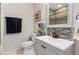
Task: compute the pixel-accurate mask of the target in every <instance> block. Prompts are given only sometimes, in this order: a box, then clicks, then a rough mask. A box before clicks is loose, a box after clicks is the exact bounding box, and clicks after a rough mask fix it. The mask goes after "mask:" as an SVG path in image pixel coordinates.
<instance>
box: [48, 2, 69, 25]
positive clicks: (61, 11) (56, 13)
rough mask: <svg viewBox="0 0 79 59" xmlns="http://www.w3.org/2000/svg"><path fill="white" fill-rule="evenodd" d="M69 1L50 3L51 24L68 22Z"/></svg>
mask: <svg viewBox="0 0 79 59" xmlns="http://www.w3.org/2000/svg"><path fill="white" fill-rule="evenodd" d="M67 22H68V3H49V25H53V24H67Z"/></svg>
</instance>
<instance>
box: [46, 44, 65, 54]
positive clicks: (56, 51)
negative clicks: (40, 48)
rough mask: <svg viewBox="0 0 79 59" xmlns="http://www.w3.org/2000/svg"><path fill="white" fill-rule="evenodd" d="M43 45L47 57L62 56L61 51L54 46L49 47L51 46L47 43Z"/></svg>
mask: <svg viewBox="0 0 79 59" xmlns="http://www.w3.org/2000/svg"><path fill="white" fill-rule="evenodd" d="M45 45H46V50H47V53H46V54H47V55H63V54H64V52H63V51H61V50H59V49H57V48H56V47H54V46H51V45H49V44H47V43H45Z"/></svg>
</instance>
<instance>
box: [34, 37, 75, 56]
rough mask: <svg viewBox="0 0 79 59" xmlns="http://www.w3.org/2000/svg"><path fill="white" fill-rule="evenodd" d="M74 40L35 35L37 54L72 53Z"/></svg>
mask: <svg viewBox="0 0 79 59" xmlns="http://www.w3.org/2000/svg"><path fill="white" fill-rule="evenodd" d="M73 44H74V42H73V41H68V40H64V39H60V38H52V37H51V36H39V37H35V44H34V46H35V47H34V49H35V54H36V55H72V54H73Z"/></svg>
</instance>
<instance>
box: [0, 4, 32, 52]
mask: <svg viewBox="0 0 79 59" xmlns="http://www.w3.org/2000/svg"><path fill="white" fill-rule="evenodd" d="M1 12H2V17H1V32H2V33H1V34H2V48H3V51H8V50H11V49H15V48H18V47H19V46H20V44H21V43H22V42H25V41H27V40H28V37H29V36H30V35H31V34H32V32H33V5H32V4H28V3H3V4H2V11H1ZM5 16H11V17H20V18H22V32H21V33H17V34H7V33H6V22H5Z"/></svg>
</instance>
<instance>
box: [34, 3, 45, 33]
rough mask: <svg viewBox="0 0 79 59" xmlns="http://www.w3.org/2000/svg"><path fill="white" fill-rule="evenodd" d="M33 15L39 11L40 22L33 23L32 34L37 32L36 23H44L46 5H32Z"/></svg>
mask: <svg viewBox="0 0 79 59" xmlns="http://www.w3.org/2000/svg"><path fill="white" fill-rule="evenodd" d="M33 6H34V8H33V10H34V13H36V12H37V11H39V10H41V21H39V22H34V23H33V27H34V28H33V31H34V33H37V32H38V29H39V28H38V23H46V4H45V3H35V4H34V5H33Z"/></svg>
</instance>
